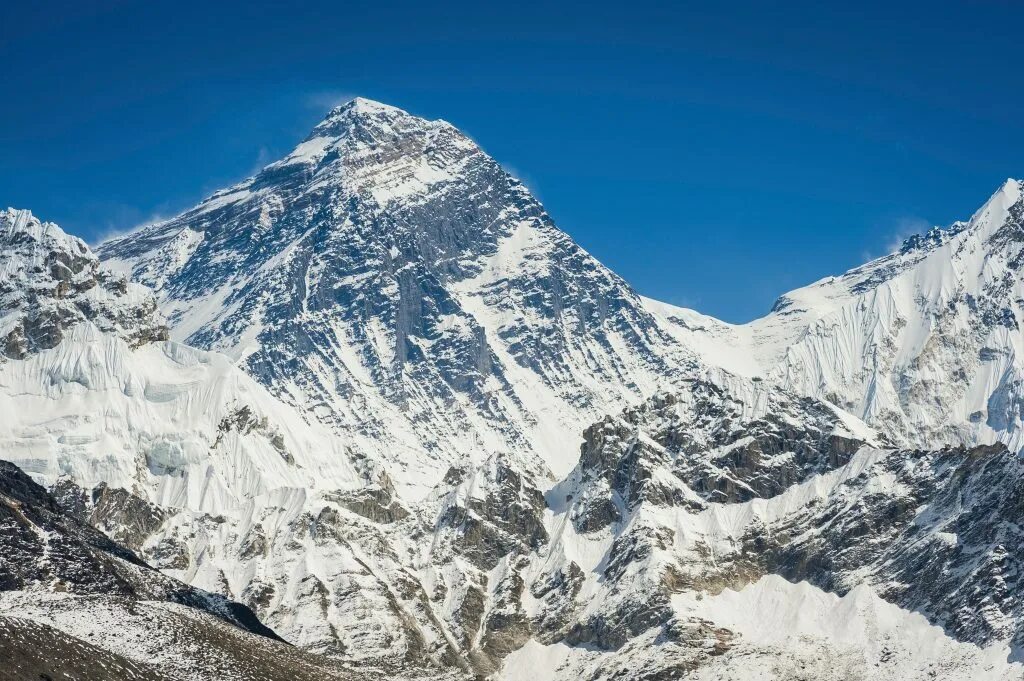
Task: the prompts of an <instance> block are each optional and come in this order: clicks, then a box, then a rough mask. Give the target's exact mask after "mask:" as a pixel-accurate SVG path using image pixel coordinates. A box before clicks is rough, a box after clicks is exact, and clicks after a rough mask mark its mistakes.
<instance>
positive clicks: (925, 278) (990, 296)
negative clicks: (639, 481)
mask: <svg viewBox="0 0 1024 681" xmlns="http://www.w3.org/2000/svg"><path fill="white" fill-rule="evenodd" d="M1022 216H1024V199H1022V196H1021V184H1020V182H1019V181H1017V180H1007V181H1006V182H1005V183H1004V184H1003V185H1002V186H1001V187H1000V188H999V190H998V191H997V192H996V193H995V194H994V195H993V196H992V197H991V198H990V199H989V200H988V201H987V202H986V203H985V204H984V205H983V206H982V207H981V208H980V209H979V210H978V211H977V212H976V213H975V214H974V215H973V216H972V217H971V218H970V220H968V221H966V222H957V223H954V224H953V225H951V226H949V227H947V228H938V227H937V228H934V229H932V230H931V231H929V232H927V233H926V234H921V235H915V236H913V237H911V238H910V239H908V240H907V241H906V242H905V243H904V244H903V246H902V247H901V248H900V250H899V251H897V252H896V253H893V254H891V255H887V256H885V257H883V258H880V259H878V260H874V261H872V262H869V263H867V264H865V265H863V266H861V267H858V268H856V269H853V270H850V271H849V272H847V273H845V274H843V275H841V276H838V277H828V278H825V279H822V280H821V281H818V282H816V283H814V284H811V285H810V286H807V287H805V288H801V289H798V290H796V291H793V292H790V293H787V294H785V295H784V296H782V297H781V298H779V300H778V302H776V304H775V306H774V308H773V310H772V312H771V314H769V315H767V316H766V317H764V318H762V319H758V320H756V321H754V322H751V323H750V324H746V325H742V326H732V325H728V324H724V323H722V322H718V321H717V320H713V319H710V318H707V317H703V316H702V315H699V314H697V313H693V312H691V311H688V310H680V309H678V308H671V307H669V306H666V305H663V304H660V303H654V302H653V301H649V302H648V306H649V308H650V309H651V310H652V311H655V312H656V313H659V314H660V315H661V316H662V318H663V319H668V320H671V321H674V322H675V324H676V328H677V337H679V338H680V340H681V342H684V343H686V344H688V345H690V346H691V347H694V348H695V349H697V351H698V352H699V354H701V356H702V357H703V358H704V359H705V360H706V361H709V362H711V363H713V364H717V365H721V366H725V367H727V368H729V369H731V370H733V371H737V372H739V373H741V374H745V375H751V376H763V377H765V378H766V379H768V380H771V381H773V382H775V383H777V384H779V385H782V386H784V387H787V388H790V389H793V390H795V391H797V392H799V393H801V394H805V395H814V396H816V397H821V398H823V399H826V400H828V401H830V402H832V403H833V404H836V405H838V406H840V407H842V408H843V409H846V410H847V411H849V412H851V413H852V414H855V415H857V416H859V417H860V418H862V419H864V420H865V421H867V422H868V423H871V424H872V425H875V426H877V427H878V428H880V429H881V430H883V431H885V432H886V433H887V434H889V435H890V436H892V437H893V438H895V439H896V440H898V441H900V442H903V443H905V444H909V445H915V446H932V447H936V446H942V445H943V444H947V443H957V442H963V443H968V444H979V443H990V442H994V441H997V440H998V441H1001V442H1004V443H1006V444H1007V445H1008V446H1009V447H1010V448H1011V449H1012V450H1014V451H1020V450H1021V449H1022V448H1024V431H1022V419H1024V392H1022V390H1024V373H1022V372H1024V354H1022V352H1024V336H1022V334H1021V330H1020V324H1021V321H1022V320H1024V307H1022V306H1024V277H1022V272H1024V269H1022V268H1024V222H1022Z"/></svg>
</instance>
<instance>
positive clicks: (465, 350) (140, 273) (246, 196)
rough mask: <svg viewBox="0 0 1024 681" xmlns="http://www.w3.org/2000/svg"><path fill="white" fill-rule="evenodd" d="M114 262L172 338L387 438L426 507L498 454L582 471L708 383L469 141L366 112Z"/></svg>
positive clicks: (121, 250) (405, 483)
mask: <svg viewBox="0 0 1024 681" xmlns="http://www.w3.org/2000/svg"><path fill="white" fill-rule="evenodd" d="M99 253H100V255H101V257H102V258H103V259H104V260H105V262H106V264H107V265H109V266H111V267H114V268H116V269H118V270H121V271H124V272H126V273H129V274H130V275H131V276H132V278H133V279H135V280H137V281H139V282H142V283H144V284H147V285H150V286H152V287H154V288H155V289H156V290H157V292H158V295H159V297H160V301H161V306H162V308H163V309H164V310H165V312H166V313H167V315H168V318H169V321H170V325H171V333H172V337H173V338H175V339H178V340H181V341H184V342H187V343H189V344H192V345H195V346H198V347H201V348H208V349H216V350H219V351H222V352H226V353H227V354H228V355H229V356H231V357H233V358H235V359H236V360H238V362H239V363H240V365H241V366H243V367H244V368H245V369H246V371H248V372H249V373H250V374H251V375H252V376H254V377H255V378H257V379H258V380H259V381H260V382H262V383H263V384H264V385H265V386H267V387H268V388H269V389H270V390H271V391H272V392H273V393H275V394H276V395H278V396H279V397H281V398H282V399H284V400H285V401H287V402H289V403H291V404H293V405H295V406H297V407H299V408H300V409H302V410H303V411H305V412H306V413H312V414H315V415H316V416H317V417H318V418H319V419H321V420H322V421H323V422H325V423H327V424H329V425H331V426H332V427H333V428H334V429H335V430H336V431H337V432H343V433H353V432H358V433H362V434H365V435H366V436H367V437H369V438H371V439H373V440H374V441H375V443H376V445H377V448H378V449H379V450H380V451H382V452H385V453H386V455H387V456H389V457H390V458H389V461H388V471H389V474H390V475H391V476H392V479H393V480H394V482H395V484H396V485H397V486H398V488H399V489H401V490H402V491H403V492H404V493H406V494H407V495H412V496H413V497H417V496H418V497H422V496H423V495H425V494H426V493H427V492H428V490H429V489H430V487H431V486H433V485H434V484H436V483H437V482H439V481H440V478H441V476H442V475H443V473H444V471H445V469H446V468H447V466H448V465H452V464H455V465H462V464H464V463H466V462H467V461H473V462H476V463H480V462H482V461H483V460H484V459H485V458H486V457H487V456H488V455H489V454H490V453H493V452H497V451H501V452H515V453H517V454H518V455H520V456H522V457H525V458H526V459H530V458H532V457H539V458H540V460H541V463H542V464H546V465H547V466H548V467H549V468H550V469H551V471H552V472H553V473H555V474H556V475H561V474H564V473H565V472H566V471H568V470H569V469H570V468H571V467H572V465H573V463H574V459H573V456H572V451H573V448H572V447H569V448H566V447H564V446H563V443H564V442H566V441H573V440H576V439H578V437H579V433H580V432H581V431H582V429H583V428H584V427H585V426H586V425H587V424H588V423H590V422H591V421H593V420H594V419H595V418H598V417H600V415H602V414H604V413H606V412H607V411H609V410H615V409H618V408H621V407H622V406H624V405H625V404H627V403H629V402H635V401H637V400H638V399H640V398H641V397H643V396H645V395H646V394H649V393H650V392H653V391H654V390H655V389H657V388H658V387H661V386H663V385H664V384H666V383H667V382H669V381H670V380H672V378H673V377H674V376H676V375H677V373H678V372H679V371H680V370H689V369H691V368H692V366H693V362H692V361H691V359H690V357H689V353H687V352H686V351H685V349H684V348H683V347H682V346H680V345H679V344H678V343H676V342H675V341H674V340H673V339H672V338H671V336H670V335H669V334H668V333H666V332H665V330H664V329H663V328H662V325H661V324H660V323H659V322H658V320H657V319H655V318H654V317H653V316H652V315H650V314H649V313H648V312H647V311H646V310H645V309H644V308H643V305H642V304H641V302H640V300H639V298H638V297H637V296H636V294H635V293H634V292H633V291H632V290H631V289H630V288H629V287H628V286H627V285H626V284H625V283H624V282H623V281H622V280H621V279H619V278H618V277H617V276H615V275H614V274H613V273H611V272H610V271H608V270H607V269H606V268H604V267H603V266H602V265H601V264H600V263H598V262H597V261H596V260H594V259H593V258H592V257H590V256H589V255H588V254H587V253H586V252H584V251H583V250H582V249H581V248H580V247H579V246H577V245H576V244H575V243H574V242H573V241H572V240H571V239H570V238H569V237H568V236H567V235H566V234H564V233H563V232H561V231H559V230H558V229H557V228H556V227H555V226H554V224H553V223H552V221H551V219H550V217H549V216H548V215H547V213H546V212H545V211H544V209H543V208H542V207H541V205H540V204H539V203H538V202H537V201H536V200H535V199H534V198H533V197H532V196H530V194H529V192H528V191H527V190H526V188H525V187H524V186H523V185H522V184H520V183H519V182H517V181H516V180H515V179H514V178H513V177H511V176H510V175H509V174H508V173H506V172H505V171H504V170H502V168H501V167H500V166H499V165H498V164H497V163H496V162H495V161H494V160H493V159H491V158H490V157H488V156H487V155H486V154H485V153H483V152H482V151H481V150H480V149H479V147H477V146H476V144H474V143H473V142H472V141H471V140H470V139H469V138H468V137H466V136H465V135H463V134H462V133H461V132H459V131H458V130H457V129H455V128H454V127H452V126H451V125H449V124H448V123H445V122H443V121H426V120H423V119H420V118H416V117H414V116H411V115H409V114H407V113H406V112H404V111H401V110H399V109H395V108H393V107H389V106H386V105H383V104H378V103H376V102H370V101H367V100H363V99H356V100H353V101H352V102H351V103H349V104H347V105H345V106H342V107H339V108H337V109H335V110H333V111H332V112H331V113H330V114H329V115H328V116H327V117H326V118H325V119H324V120H323V121H322V122H321V123H320V124H319V125H318V126H316V128H314V130H313V131H312V133H311V134H310V136H309V137H308V138H307V139H306V140H305V141H303V142H302V143H301V144H300V145H299V146H298V147H296V149H295V150H294V151H293V152H292V153H291V154H290V155H289V156H287V157H286V158H284V159H282V160H281V161H278V162H276V163H272V164H270V165H269V166H267V167H266V168H264V169H263V170H262V171H261V172H260V173H258V174H257V175H256V176H255V177H252V178H250V179H248V180H246V181H244V182H242V183H240V184H238V185H236V186H234V187H231V188H229V189H226V190H223V191H221V192H217V193H216V194H214V195H213V196H211V197H210V198H209V199H207V200H206V201H204V202H203V203H201V204H200V205H198V206H197V207H196V208H194V209H192V210H190V211H188V212H186V213H184V214H182V215H181V216H179V217H177V218H174V219H172V220H170V221H167V222H163V223H159V224H156V225H152V226H150V227H146V228H144V229H142V230H140V231H138V232H136V233H133V234H129V235H127V236H124V237H121V238H119V239H116V240H113V241H110V242H107V243H105V244H103V245H102V246H101V247H100V250H99ZM536 465H538V464H537V463H531V464H530V466H536Z"/></svg>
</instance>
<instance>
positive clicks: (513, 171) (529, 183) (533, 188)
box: [501, 163, 540, 200]
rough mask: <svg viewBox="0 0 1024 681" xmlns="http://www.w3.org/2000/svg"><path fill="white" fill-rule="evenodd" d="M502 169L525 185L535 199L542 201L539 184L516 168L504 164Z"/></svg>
mask: <svg viewBox="0 0 1024 681" xmlns="http://www.w3.org/2000/svg"><path fill="white" fill-rule="evenodd" d="M501 167H502V168H504V169H505V172H507V173H508V174H509V175H511V176H512V177H514V178H516V179H517V180H519V181H520V182H522V183H523V184H525V185H526V188H527V189H529V190H530V193H531V194H533V195H534V197H535V198H537V199H538V200H540V189H539V188H538V187H537V182H536V181H535V180H534V179H533V178H532V177H531V176H530V175H528V174H526V173H524V172H522V171H521V170H519V169H518V168H516V167H514V166H510V165H509V164H507V163H502V164H501Z"/></svg>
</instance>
